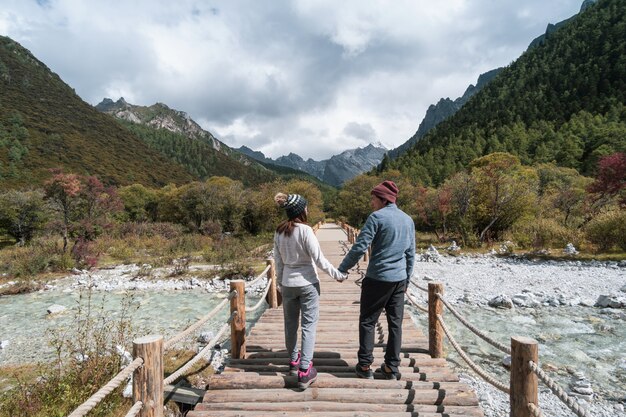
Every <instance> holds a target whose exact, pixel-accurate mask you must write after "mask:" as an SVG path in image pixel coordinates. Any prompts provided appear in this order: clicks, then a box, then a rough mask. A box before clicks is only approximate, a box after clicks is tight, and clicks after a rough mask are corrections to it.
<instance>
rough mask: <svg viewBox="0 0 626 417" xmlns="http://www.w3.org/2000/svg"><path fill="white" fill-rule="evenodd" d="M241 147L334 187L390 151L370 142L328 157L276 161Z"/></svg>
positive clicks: (292, 156)
mask: <svg viewBox="0 0 626 417" xmlns="http://www.w3.org/2000/svg"><path fill="white" fill-rule="evenodd" d="M238 150H239V151H240V152H241V153H244V154H246V155H248V156H249V157H251V158H255V159H256V160H258V161H261V162H263V163H264V164H274V165H280V166H284V167H290V168H294V169H297V170H300V171H304V172H307V173H309V174H311V175H313V176H314V177H316V178H319V179H320V180H322V181H324V182H325V183H327V184H330V185H333V186H335V187H339V186H341V185H342V184H343V183H344V182H346V181H348V180H349V179H352V178H354V177H356V176H357V175H359V174H362V173H363V172H366V171H369V170H370V169H372V168H373V167H375V166H376V165H378V164H379V163H380V162H381V161H382V159H383V156H384V155H385V153H386V152H387V149H386V148H385V147H384V146H383V145H382V144H380V143H377V144H369V145H367V146H366V147H364V148H356V149H349V150H347V151H344V152H342V153H340V154H338V155H334V156H332V157H331V158H329V159H326V160H322V161H315V160H313V159H311V158H309V159H307V160H306V161H305V160H304V159H303V158H302V157H301V156H300V155H297V154H295V153H290V154H289V155H285V156H281V157H278V158H276V159H275V160H273V159H271V158H267V157H266V156H265V155H264V154H263V153H262V152H259V151H254V150H252V149H250V148H248V147H247V146H242V147H240V148H239V149H238Z"/></svg>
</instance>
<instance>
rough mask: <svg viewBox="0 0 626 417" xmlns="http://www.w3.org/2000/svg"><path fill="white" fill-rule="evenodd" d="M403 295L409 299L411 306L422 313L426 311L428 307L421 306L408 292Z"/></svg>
mask: <svg viewBox="0 0 626 417" xmlns="http://www.w3.org/2000/svg"><path fill="white" fill-rule="evenodd" d="M405 295H406V297H407V298H408V299H409V301H410V302H411V304H412V305H413V307H415V308H417V309H418V310H420V311H422V312H424V313H428V309H427V308H426V307H422V306H421V305H419V303H418V301H417V300H416V299H415V298H413V296H412V295H411V294H409V293H408V291H407V292H406V293H405Z"/></svg>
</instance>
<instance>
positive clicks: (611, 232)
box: [585, 209, 626, 251]
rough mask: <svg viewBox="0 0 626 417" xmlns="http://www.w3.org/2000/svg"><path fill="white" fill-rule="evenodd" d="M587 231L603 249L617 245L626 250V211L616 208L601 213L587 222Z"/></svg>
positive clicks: (588, 235)
mask: <svg viewBox="0 0 626 417" xmlns="http://www.w3.org/2000/svg"><path fill="white" fill-rule="evenodd" d="M585 233H586V235H587V239H589V241H590V242H591V243H593V244H595V245H597V246H598V249H600V250H602V251H606V250H610V249H612V248H613V247H615V246H618V247H619V248H620V249H622V250H626V211H624V210H619V209H616V210H611V211H607V212H604V213H601V214H599V215H598V216H596V217H595V218H594V219H593V220H591V221H590V222H589V223H588V224H587V226H586V227H585Z"/></svg>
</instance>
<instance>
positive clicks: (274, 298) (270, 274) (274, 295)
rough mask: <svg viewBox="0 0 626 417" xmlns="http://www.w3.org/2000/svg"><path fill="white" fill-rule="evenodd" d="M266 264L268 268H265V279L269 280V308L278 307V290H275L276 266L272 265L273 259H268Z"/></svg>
mask: <svg viewBox="0 0 626 417" xmlns="http://www.w3.org/2000/svg"><path fill="white" fill-rule="evenodd" d="M267 264H268V265H269V266H270V269H268V270H267V279H268V280H269V282H270V290H269V292H268V296H269V299H268V304H269V305H270V308H278V292H277V291H276V267H275V266H274V260H273V259H268V260H267Z"/></svg>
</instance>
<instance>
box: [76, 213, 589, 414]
mask: <svg viewBox="0 0 626 417" xmlns="http://www.w3.org/2000/svg"><path fill="white" fill-rule="evenodd" d="M342 226H343V228H344V229H345V231H344V230H342V228H340V227H338V226H337V225H333V224H329V225H323V226H322V227H321V228H320V227H319V224H318V225H315V226H314V229H315V230H317V236H318V239H319V241H320V243H321V246H322V250H323V252H324V254H325V255H326V257H327V258H328V259H329V260H330V261H331V262H332V263H333V264H334V265H337V264H339V262H340V261H341V260H342V259H343V256H344V255H345V252H346V250H347V244H346V242H345V241H346V240H348V241H349V242H350V243H354V240H355V238H356V235H357V234H358V231H357V230H356V229H354V228H352V227H350V226H348V225H342ZM366 263H367V255H366V256H365V259H364V260H363V262H360V263H359V264H358V265H357V272H360V271H363V270H365V268H366ZM320 278H321V281H322V282H321V289H322V295H321V301H320V303H321V306H320V321H319V324H318V327H317V342H316V348H315V354H314V357H313V361H314V365H315V367H316V368H317V370H318V372H319V373H318V378H317V381H316V382H315V383H314V384H313V385H311V386H310V387H309V388H308V389H307V390H305V391H300V390H299V389H297V388H296V387H297V377H295V376H289V375H288V371H289V358H288V356H287V352H286V351H285V349H284V334H283V317H282V310H281V309H280V308H279V307H278V302H277V294H276V275H275V273H274V268H273V261H272V260H268V266H267V268H265V270H264V271H263V272H262V273H261V274H260V275H259V276H258V277H257V278H255V279H254V280H252V281H248V282H244V281H231V283H230V287H231V288H230V292H229V293H228V297H227V298H226V299H224V300H223V301H222V302H220V303H219V304H218V305H217V306H216V307H215V308H214V309H213V310H212V311H211V312H209V313H208V314H207V315H206V316H204V317H202V318H201V319H200V320H198V321H197V322H196V323H194V324H192V325H190V326H189V327H188V328H186V329H185V330H183V331H182V332H180V333H178V334H177V335H175V336H173V337H171V338H170V339H168V340H167V341H164V339H163V336H161V335H149V336H144V337H141V338H138V339H135V340H134V341H133V356H134V360H133V361H132V362H131V363H130V364H129V365H127V366H126V367H125V368H124V369H122V370H121V371H120V372H119V373H118V374H117V375H116V376H115V377H114V378H113V379H111V381H109V382H108V383H107V384H105V385H104V386H103V387H101V388H100V389H99V390H98V391H97V392H95V393H94V394H93V395H92V396H91V397H90V398H89V399H87V400H86V401H85V402H84V403H83V404H81V405H80V406H79V407H78V408H76V409H75V410H74V411H73V412H72V413H71V414H70V415H69V417H85V416H87V414H88V413H89V412H90V411H91V410H92V409H93V408H94V407H96V406H97V405H98V404H99V403H100V402H101V401H102V400H103V399H104V398H105V397H106V396H107V395H109V394H111V393H112V392H113V390H115V389H116V388H117V387H119V386H120V385H121V384H122V383H123V382H124V381H125V380H126V379H127V378H129V377H130V376H131V375H132V376H133V378H132V384H133V401H134V404H133V406H132V407H131V409H130V410H129V411H128V413H127V414H126V417H137V416H138V417H163V403H164V400H169V401H177V402H182V403H185V404H191V405H195V409H194V410H193V411H190V412H189V413H188V414H187V416H188V417H210V416H216V417H217V416H219V417H234V416H252V417H265V416H267V417H270V416H272V417H274V416H283V417H292V416H309V417H315V416H320V417H321V416H325V417H348V416H354V417H367V416H380V417H390V416H403V417H413V416H420V417H424V416H426V417H435V416H439V417H455V416H456V417H462V416H465V417H472V416H483V412H482V410H481V409H480V407H479V404H478V399H477V398H476V394H475V393H474V392H473V391H472V390H471V389H470V387H468V386H467V385H466V384H464V383H461V382H459V378H458V376H457V375H456V374H455V373H454V372H452V371H451V370H450V369H449V368H448V364H447V362H446V361H445V359H444V350H443V337H444V333H445V336H446V337H447V338H448V340H449V341H450V344H451V345H452V346H453V347H454V349H455V350H456V351H457V352H458V353H459V355H460V356H461V357H462V358H463V359H464V360H465V361H466V362H467V364H468V365H469V367H470V368H472V370H474V372H476V373H477V374H478V375H480V376H481V377H482V378H483V379H484V380H485V381H487V382H489V383H490V384H491V385H493V386H494V387H496V388H497V389H499V390H500V391H502V392H504V393H506V394H508V395H509V399H510V411H511V412H510V416H511V417H541V415H542V412H541V409H540V408H539V406H538V379H540V380H541V381H542V382H543V383H544V384H546V385H547V386H548V388H550V390H551V391H552V392H553V393H554V394H555V395H556V396H557V397H558V398H559V399H560V400H561V401H562V402H563V403H564V404H565V405H566V406H567V407H569V408H570V410H572V411H573V412H574V413H575V414H576V415H577V416H579V417H589V414H588V413H587V412H586V410H585V409H584V407H582V406H581V405H580V404H578V403H577V402H576V400H575V399H574V398H572V397H569V396H568V395H567V393H566V392H565V391H564V390H563V389H561V388H560V387H559V386H558V384H557V383H556V382H555V381H554V380H552V379H551V378H550V377H549V376H548V375H547V374H546V373H545V372H543V371H542V370H541V367H540V366H539V362H538V343H537V341H536V340H533V339H530V338H527V337H523V336H512V337H511V345H510V348H509V347H508V346H505V345H503V344H502V343H500V342H498V341H496V340H494V339H492V338H491V337H489V335H487V334H486V333H484V332H482V331H480V330H479V329H477V328H476V327H474V326H472V325H471V323H469V322H468V321H467V320H466V319H465V318H464V317H463V316H462V315H461V314H459V312H458V311H456V309H455V308H454V307H453V306H452V305H451V304H450V303H449V302H447V301H446V299H445V298H444V288H443V285H442V284H440V283H435V282H431V283H429V284H428V288H424V287H421V286H420V285H419V284H417V283H415V282H412V285H413V286H415V287H416V288H417V289H418V290H421V291H423V292H427V293H428V302H427V305H428V308H425V307H424V306H422V305H421V303H420V302H419V301H418V300H416V299H415V298H414V296H412V295H409V294H407V301H408V303H410V304H411V305H413V306H414V307H415V308H416V309H417V310H418V311H420V312H422V313H424V314H427V315H428V337H425V336H424V334H422V332H421V331H420V330H419V329H417V328H416V326H415V325H414V323H413V321H412V320H411V317H410V315H409V314H408V312H406V313H405V315H404V322H403V343H402V358H401V364H400V368H399V370H400V373H401V374H402V377H401V379H400V380H399V381H396V380H386V379H384V378H383V377H382V375H381V374H380V373H375V378H374V379H373V380H367V379H359V378H357V377H356V375H355V373H354V367H355V365H356V363H357V350H358V344H359V336H358V318H359V295H360V288H359V287H358V286H357V285H355V284H357V282H356V281H357V280H358V279H359V278H361V276H360V273H356V274H355V273H353V274H352V275H351V278H350V279H349V280H348V281H346V282H343V283H338V282H335V281H334V280H333V279H331V278H330V277H329V276H327V275H325V274H323V273H321V276H320ZM261 279H265V282H266V285H265V293H264V296H263V297H265V295H267V301H268V303H269V307H270V308H268V309H266V311H265V313H264V314H263V315H262V316H261V318H260V319H259V320H258V321H257V323H256V324H255V325H253V326H252V328H246V308H247V307H246V297H245V293H246V287H248V288H251V287H252V286H253V285H255V284H256V282H257V281H260V280H261ZM263 297H262V298H261V299H260V300H259V301H257V303H256V304H255V305H254V306H253V307H250V308H248V311H255V310H256V309H258V308H262V307H264V303H265V299H264V298H263ZM228 303H230V310H231V314H230V318H229V319H228V321H227V322H226V323H224V324H223V325H222V327H221V328H220V329H219V331H218V332H217V334H216V335H215V337H214V338H213V339H212V340H211V341H210V342H209V343H208V344H207V345H206V346H205V347H204V348H202V350H200V351H199V352H198V354H197V355H196V356H194V357H193V358H192V359H191V360H189V361H188V362H187V363H186V364H185V365H183V366H182V367H181V368H179V369H178V370H177V371H176V372H174V373H172V374H170V375H168V376H167V377H166V378H164V375H163V352H164V350H167V349H170V348H172V347H173V346H174V345H175V344H176V343H178V342H180V341H181V340H183V339H184V338H185V337H188V336H190V335H193V333H194V332H196V331H198V330H199V329H200V328H201V326H203V325H204V324H206V323H207V322H208V320H209V319H211V318H213V317H214V316H215V315H216V314H217V313H218V312H219V311H220V310H221V309H222V308H225V307H226V306H227V305H228ZM444 306H445V307H446V308H447V309H448V310H449V311H450V312H451V313H452V315H453V316H454V317H455V318H457V319H458V320H459V321H460V322H461V323H463V325H465V326H466V327H467V328H468V329H470V330H471V331H472V332H473V333H474V334H476V335H477V336H478V337H480V338H481V339H483V340H484V341H485V342H487V343H489V344H491V345H492V346H493V347H495V348H496V349H498V350H500V351H502V352H504V353H506V354H510V355H511V367H510V380H509V383H508V384H507V383H503V382H501V381H498V379H497V378H494V376H493V375H490V374H489V373H487V372H485V371H484V370H483V369H482V368H481V367H480V366H478V365H477V364H476V363H474V362H473V361H472V360H471V358H469V357H468V356H467V354H466V353H465V352H464V351H463V350H462V348H461V347H460V346H459V344H458V343H457V342H456V341H455V339H454V337H453V335H452V334H451V333H450V331H449V329H448V327H447V326H446V324H445V321H444V319H443V309H444ZM386 327H387V326H386V320H385V317H384V315H383V316H381V320H380V322H379V323H378V326H377V332H378V340H377V341H376V342H377V343H376V348H375V352H374V357H375V362H374V363H373V364H372V365H373V366H374V367H379V366H380V364H382V362H383V357H384V348H385V341H386V339H387V337H386V334H385V330H386ZM228 329H230V332H231V335H230V339H231V357H232V358H231V359H230V360H229V362H228V363H227V364H226V367H225V369H224V372H222V373H220V374H216V375H212V376H211V377H210V379H209V381H208V384H207V385H208V386H207V387H206V390H201V389H192V388H184V387H182V386H179V385H178V384H177V385H171V384H173V383H175V382H176V381H178V380H179V378H180V377H182V376H183V375H185V374H186V372H188V371H189V370H190V369H191V368H192V367H193V366H194V364H196V363H197V362H198V361H200V360H201V359H203V358H205V357H208V356H209V354H210V353H211V350H212V349H213V347H214V346H215V344H217V343H218V342H219V341H220V340H222V337H223V335H224V334H226V332H227V331H228ZM164 394H165V395H164Z"/></svg>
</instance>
